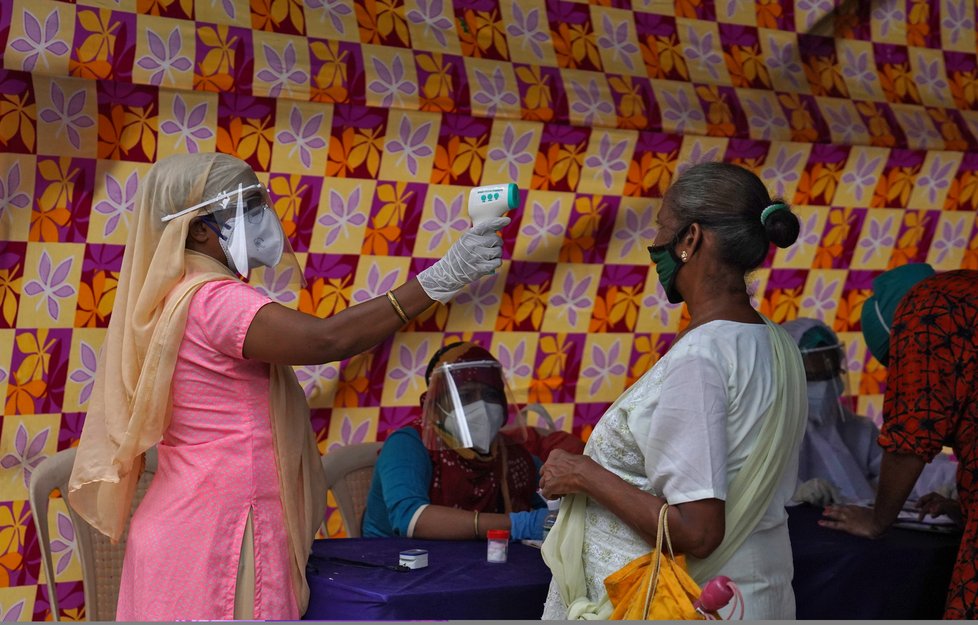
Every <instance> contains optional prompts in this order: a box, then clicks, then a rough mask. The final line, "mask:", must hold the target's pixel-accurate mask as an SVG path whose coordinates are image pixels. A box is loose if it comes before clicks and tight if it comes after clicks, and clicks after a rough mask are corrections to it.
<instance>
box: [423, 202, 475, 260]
mask: <svg viewBox="0 0 978 625" xmlns="http://www.w3.org/2000/svg"><path fill="white" fill-rule="evenodd" d="M432 208H433V209H434V213H435V214H434V218H433V219H429V220H427V221H425V222H424V223H422V224H421V229H422V230H424V231H426V232H431V233H432V237H431V240H430V241H429V242H428V251H429V252H433V251H435V250H436V249H438V246H439V245H441V242H442V239H446V240H450V239H451V238H452V236H453V235H454V234H456V233H458V232H462V231H463V230H465V229H466V227H467V226H468V225H469V222H468V221H467V220H466V219H465V218H464V217H462V196H461V195H456V197H455V199H454V200H452V202H451V204H446V203H445V200H443V199H442V198H440V197H438V196H437V195H436V196H435V198H434V200H433V201H432Z"/></svg>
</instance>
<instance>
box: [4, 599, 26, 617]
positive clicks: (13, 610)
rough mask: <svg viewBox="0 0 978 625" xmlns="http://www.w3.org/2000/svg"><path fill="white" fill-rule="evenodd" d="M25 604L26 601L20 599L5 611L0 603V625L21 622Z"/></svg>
mask: <svg viewBox="0 0 978 625" xmlns="http://www.w3.org/2000/svg"><path fill="white" fill-rule="evenodd" d="M26 602H27V600H26V599H21V600H20V601H18V602H17V603H15V604H13V605H12V606H10V607H9V608H7V609H4V607H3V604H2V603H0V623H17V622H19V621H20V620H21V618H20V617H21V614H22V613H23V611H24V604H25V603H26Z"/></svg>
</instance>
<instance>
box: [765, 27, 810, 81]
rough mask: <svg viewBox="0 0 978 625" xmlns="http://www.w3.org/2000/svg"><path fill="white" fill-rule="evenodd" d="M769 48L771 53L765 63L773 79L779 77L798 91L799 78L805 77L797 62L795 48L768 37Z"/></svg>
mask: <svg viewBox="0 0 978 625" xmlns="http://www.w3.org/2000/svg"><path fill="white" fill-rule="evenodd" d="M767 47H768V49H769V50H770V52H769V53H768V55H767V56H766V57H765V63H766V64H767V70H768V73H769V74H770V75H771V77H772V78H773V77H774V76H778V77H779V78H782V79H784V80H787V81H788V82H790V83H791V84H792V86H793V87H795V88H796V89H797V88H800V87H801V83H799V82H798V76H804V72H803V70H802V68H801V64H799V63H798V62H797V61H796V60H795V55H796V50H795V48H794V47H792V45H791V44H790V43H785V44H784V45H783V46H782V45H780V44H779V43H778V40H777V38H776V37H774V36H768V38H767Z"/></svg>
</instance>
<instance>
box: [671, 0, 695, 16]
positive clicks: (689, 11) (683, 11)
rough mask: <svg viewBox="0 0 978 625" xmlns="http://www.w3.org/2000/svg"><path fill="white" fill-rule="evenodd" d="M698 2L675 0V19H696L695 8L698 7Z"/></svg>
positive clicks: (693, 0)
mask: <svg viewBox="0 0 978 625" xmlns="http://www.w3.org/2000/svg"><path fill="white" fill-rule="evenodd" d="M701 4H702V2H700V0H675V5H674V6H675V7H676V17H691V18H693V19H697V18H698V17H699V15H697V13H696V7H698V6H700V5H701Z"/></svg>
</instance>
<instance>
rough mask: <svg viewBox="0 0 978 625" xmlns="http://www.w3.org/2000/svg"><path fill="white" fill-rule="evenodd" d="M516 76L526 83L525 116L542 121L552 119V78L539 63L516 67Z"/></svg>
mask: <svg viewBox="0 0 978 625" xmlns="http://www.w3.org/2000/svg"><path fill="white" fill-rule="evenodd" d="M516 77H517V78H518V79H519V80H520V81H521V82H522V83H523V85H524V93H525V95H524V96H523V118H524V119H526V120H531V121H541V122H548V121H550V120H552V119H553V118H554V111H553V109H552V108H551V106H552V103H553V98H552V96H551V95H550V85H549V82H550V78H549V77H547V76H543V75H542V73H541V72H540V67H539V66H537V65H530V66H525V67H518V68H516Z"/></svg>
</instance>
